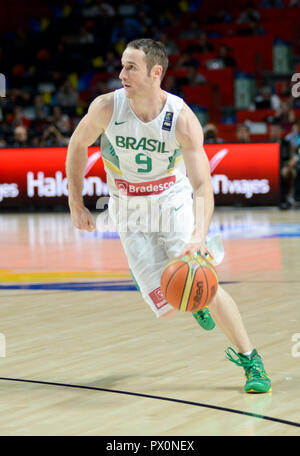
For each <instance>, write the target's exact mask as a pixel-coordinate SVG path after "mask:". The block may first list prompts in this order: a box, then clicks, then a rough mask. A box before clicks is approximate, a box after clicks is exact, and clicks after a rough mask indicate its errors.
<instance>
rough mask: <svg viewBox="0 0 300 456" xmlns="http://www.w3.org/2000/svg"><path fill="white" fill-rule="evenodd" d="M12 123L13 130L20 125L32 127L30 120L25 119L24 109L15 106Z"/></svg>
mask: <svg viewBox="0 0 300 456" xmlns="http://www.w3.org/2000/svg"><path fill="white" fill-rule="evenodd" d="M10 121H11V125H12V128H13V127H16V126H18V125H24V126H25V127H27V128H28V127H29V126H30V120H29V119H28V118H27V117H25V115H24V109H23V107H22V106H15V108H14V111H13V115H12V117H11V119H10Z"/></svg>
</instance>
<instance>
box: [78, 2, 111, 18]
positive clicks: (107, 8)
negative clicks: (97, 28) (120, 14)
mask: <svg viewBox="0 0 300 456" xmlns="http://www.w3.org/2000/svg"><path fill="white" fill-rule="evenodd" d="M115 14H116V11H115V8H114V6H113V5H111V4H110V3H106V2H103V1H102V0H98V1H97V4H96V5H91V6H87V7H85V8H83V9H82V15H83V16H84V17H90V18H94V17H99V16H102V17H106V16H115Z"/></svg>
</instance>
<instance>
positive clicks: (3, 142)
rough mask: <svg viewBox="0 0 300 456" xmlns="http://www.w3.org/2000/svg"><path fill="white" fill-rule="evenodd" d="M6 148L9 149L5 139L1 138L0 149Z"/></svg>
mask: <svg viewBox="0 0 300 456" xmlns="http://www.w3.org/2000/svg"><path fill="white" fill-rule="evenodd" d="M4 147H7V142H6V141H5V139H4V138H1V137H0V149H3V148H4Z"/></svg>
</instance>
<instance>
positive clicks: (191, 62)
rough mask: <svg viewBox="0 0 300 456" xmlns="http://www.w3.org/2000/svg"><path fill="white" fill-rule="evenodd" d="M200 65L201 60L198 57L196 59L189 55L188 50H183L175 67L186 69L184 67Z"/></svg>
mask: <svg viewBox="0 0 300 456" xmlns="http://www.w3.org/2000/svg"><path fill="white" fill-rule="evenodd" d="M198 66H199V62H198V60H197V59H195V58H194V57H192V56H191V55H189V53H188V52H183V53H182V54H181V57H180V58H179V60H178V61H177V63H176V65H175V68H176V69H178V70H179V69H184V68H188V67H194V68H198Z"/></svg>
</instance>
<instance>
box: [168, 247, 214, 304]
mask: <svg viewBox="0 0 300 456" xmlns="http://www.w3.org/2000/svg"><path fill="white" fill-rule="evenodd" d="M160 286H161V291H162V294H163V295H164V297H165V298H166V300H167V301H168V302H169V304H171V305H172V306H173V307H174V308H175V309H178V310H179V311H181V312H197V311H199V310H201V309H203V307H205V306H207V305H208V304H209V303H210V302H211V301H212V299H213V298H214V297H215V296H216V293H217V289H218V276H217V273H216V270H215V268H214V267H213V266H212V265H211V264H210V262H209V261H208V260H206V259H204V258H203V257H201V256H200V255H185V256H183V257H181V258H174V259H173V260H171V261H170V262H169V263H168V264H167V266H166V267H165V268H164V270H163V272H162V275H161V282H160Z"/></svg>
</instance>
